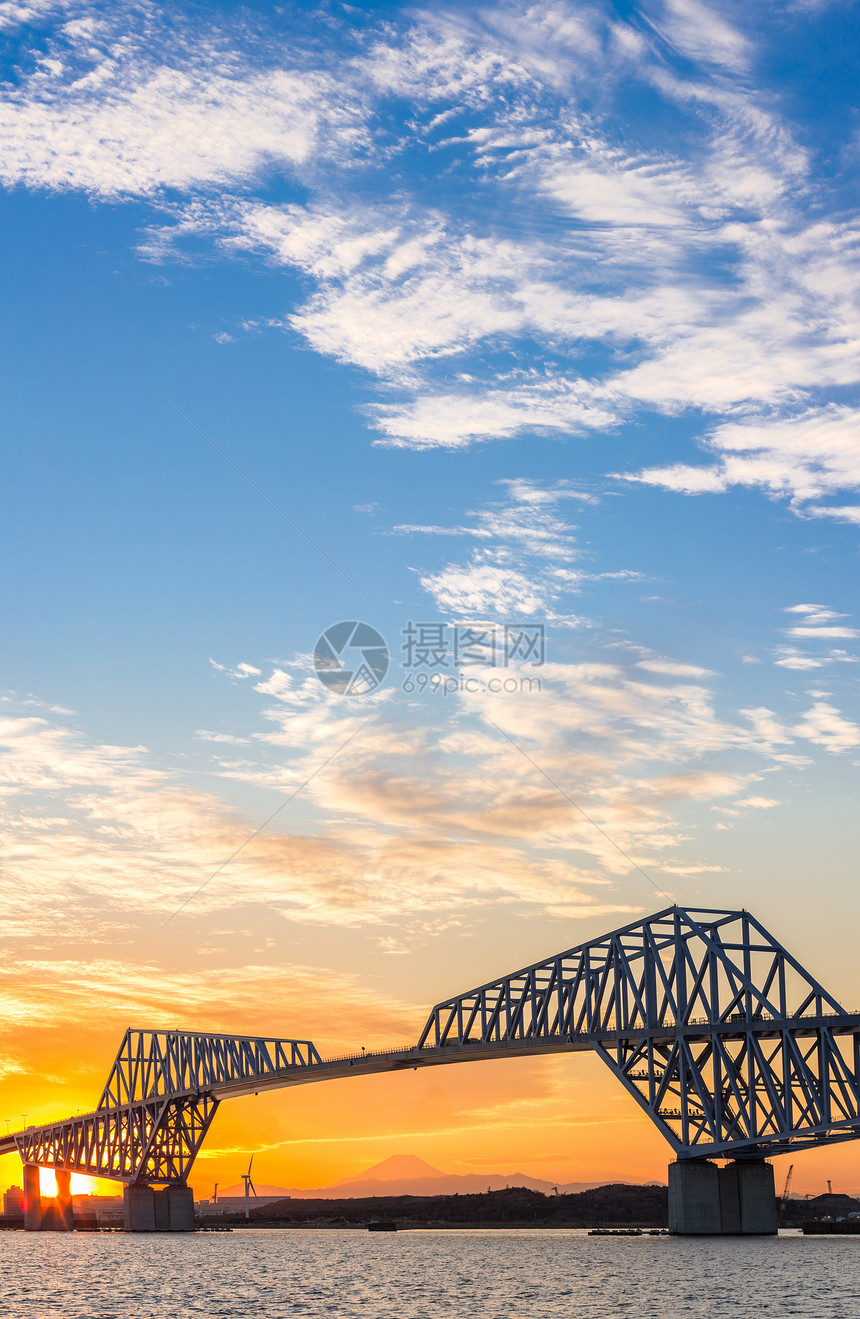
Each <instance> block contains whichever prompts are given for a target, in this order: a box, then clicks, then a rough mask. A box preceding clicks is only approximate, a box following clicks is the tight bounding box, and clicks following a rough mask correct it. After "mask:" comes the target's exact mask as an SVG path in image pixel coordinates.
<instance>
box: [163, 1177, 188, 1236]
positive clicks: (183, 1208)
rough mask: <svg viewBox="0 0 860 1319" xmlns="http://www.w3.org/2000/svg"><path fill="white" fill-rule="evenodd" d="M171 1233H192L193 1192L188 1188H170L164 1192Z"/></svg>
mask: <svg viewBox="0 0 860 1319" xmlns="http://www.w3.org/2000/svg"><path fill="white" fill-rule="evenodd" d="M165 1194H166V1195H167V1204H168V1210H169V1217H170V1230H171V1232H193V1231H194V1192H193V1191H192V1189H191V1187H190V1186H171V1187H169V1188H168V1190H167V1191H166V1192H165Z"/></svg>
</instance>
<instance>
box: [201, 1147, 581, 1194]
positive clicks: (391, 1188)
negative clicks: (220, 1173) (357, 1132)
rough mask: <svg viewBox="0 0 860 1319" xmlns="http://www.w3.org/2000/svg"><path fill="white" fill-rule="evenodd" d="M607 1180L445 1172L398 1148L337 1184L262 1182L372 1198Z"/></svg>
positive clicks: (568, 1189)
mask: <svg viewBox="0 0 860 1319" xmlns="http://www.w3.org/2000/svg"><path fill="white" fill-rule="evenodd" d="M601 1185H604V1183H602V1182H564V1183H558V1184H557V1183H556V1182H549V1181H545V1180H542V1179H541V1178H540V1177H529V1176H528V1174H527V1173H524V1172H510V1173H501V1172H489V1173H486V1172H481V1173H478V1172H471V1173H445V1172H442V1171H441V1169H439V1168H434V1167H433V1165H432V1164H430V1163H426V1162H425V1161H424V1159H419V1158H418V1157H417V1155H415V1154H393V1155H391V1157H390V1158H388V1159H383V1160H382V1162H381V1163H375V1164H374V1165H373V1167H371V1168H365V1170H364V1172H360V1173H357V1174H355V1175H354V1176H352V1177H342V1178H341V1179H340V1181H337V1182H334V1183H333V1184H332V1185H331V1186H315V1187H306V1186H305V1187H284V1186H266V1185H264V1184H263V1183H259V1184H257V1194H258V1196H259V1197H260V1198H261V1199H262V1198H263V1197H265V1198H268V1197H270V1196H276V1195H282V1196H291V1197H292V1199H294V1200H346V1199H367V1198H374V1197H376V1196H392V1195H394V1196H401V1195H470V1194H480V1193H483V1192H486V1191H503V1190H505V1188H506V1187H516V1186H518V1187H525V1188H526V1189H527V1190H530V1191H541V1192H542V1193H543V1194H544V1195H550V1194H551V1193H554V1192H555V1190H556V1189H557V1190H558V1192H559V1194H560V1195H575V1194H577V1193H579V1192H580V1191H589V1190H592V1189H593V1188H594V1187H597V1186H601ZM243 1193H244V1192H243V1188H242V1186H241V1185H237V1186H226V1187H224V1189H223V1190H219V1192H218V1196H219V1199H220V1197H221V1196H222V1195H223V1196H225V1197H227V1196H234V1195H242V1194H243Z"/></svg>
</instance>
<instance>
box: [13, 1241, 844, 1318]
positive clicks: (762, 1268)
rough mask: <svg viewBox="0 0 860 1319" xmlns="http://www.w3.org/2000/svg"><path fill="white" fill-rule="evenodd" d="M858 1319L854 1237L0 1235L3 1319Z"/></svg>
mask: <svg viewBox="0 0 860 1319" xmlns="http://www.w3.org/2000/svg"><path fill="white" fill-rule="evenodd" d="M768 1314H771V1315H773V1316H774V1317H775V1319H776V1316H780V1317H781V1316H783V1315H803V1316H808V1317H809V1319H835V1316H838V1317H839V1319H860V1237H855V1238H847V1239H846V1238H844V1237H843V1238H841V1239H840V1238H833V1237H830V1238H828V1237H802V1236H800V1235H798V1234H797V1233H796V1232H791V1233H783V1234H782V1235H781V1236H780V1237H779V1238H778V1239H774V1238H769V1239H752V1240H748V1241H744V1240H739V1239H737V1238H727V1239H722V1240H714V1239H710V1240H709V1239H698V1240H696V1239H686V1240H683V1239H676V1238H672V1237H647V1236H646V1237H635V1238H631V1239H624V1238H613V1237H608V1238H606V1237H604V1238H600V1237H589V1236H588V1235H587V1234H586V1233H584V1232H570V1231H568V1232H564V1231H484V1232H481V1231H473V1232H460V1231H448V1232H446V1231H439V1232H432V1231H426V1232H425V1231H415V1232H398V1233H390V1234H381V1233H378V1234H369V1233H368V1232H366V1231H359V1230H344V1231H324V1230H323V1231H320V1230H295V1231H271V1232H270V1231H253V1232H249V1231H236V1232H232V1233H223V1234H220V1233H219V1234H215V1233H197V1234H195V1235H189V1236H180V1235H177V1236H169V1235H163V1236H162V1235H156V1236H151V1237H149V1236H131V1235H129V1236H124V1235H123V1234H121V1233H101V1234H93V1235H89V1234H82V1233H81V1234H75V1235H72V1236H68V1237H66V1236H62V1235H60V1234H59V1233H53V1232H51V1233H47V1232H46V1233H43V1234H35V1233H34V1234H32V1235H31V1234H27V1233H24V1232H3V1233H0V1315H2V1319H17V1316H22V1317H23V1316H26V1317H27V1319H43V1317H45V1316H55V1315H56V1316H63V1319H83V1317H84V1316H87V1319H114V1316H116V1319H126V1317H128V1319H178V1317H180V1316H184V1315H205V1316H207V1319H208V1317H210V1316H211V1317H212V1319H216V1317H217V1316H228V1315H229V1316H234V1315H236V1316H242V1319H256V1317H257V1316H260V1317H262V1319H269V1316H278V1319H280V1317H281V1316H292V1315H296V1316H308V1317H309V1319H316V1316H337V1319H353V1316H356V1317H360V1319H471V1316H480V1319H550V1317H551V1319H556V1316H559V1317H561V1316H564V1319H594V1317H595V1316H606V1317H607V1319H610V1317H611V1319H615V1317H616V1316H625V1315H631V1316H636V1319H642V1317H643V1316H652V1315H659V1316H665V1317H666V1319H674V1316H676V1315H684V1316H703V1317H706V1319H723V1316H732V1317H733V1319H744V1317H745V1316H747V1315H749V1316H758V1315H768Z"/></svg>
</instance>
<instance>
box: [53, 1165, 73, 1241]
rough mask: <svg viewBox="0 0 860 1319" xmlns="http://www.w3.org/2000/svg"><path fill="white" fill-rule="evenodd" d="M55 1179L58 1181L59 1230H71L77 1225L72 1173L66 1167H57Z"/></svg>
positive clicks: (57, 1214) (57, 1221) (57, 1224)
mask: <svg viewBox="0 0 860 1319" xmlns="http://www.w3.org/2000/svg"><path fill="white" fill-rule="evenodd" d="M54 1180H55V1181H56V1183H57V1213H56V1227H57V1231H59V1232H71V1231H72V1229H73V1228H74V1226H75V1220H74V1210H73V1209H72V1174H71V1173H70V1172H67V1171H66V1170H65V1169H64V1168H55V1169H54Z"/></svg>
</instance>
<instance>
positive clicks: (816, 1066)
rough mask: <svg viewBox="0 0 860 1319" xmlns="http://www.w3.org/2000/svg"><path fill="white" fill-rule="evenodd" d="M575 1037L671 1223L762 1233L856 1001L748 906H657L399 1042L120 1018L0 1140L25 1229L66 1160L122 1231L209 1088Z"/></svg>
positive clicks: (813, 1136) (822, 1102) (852, 1090)
mask: <svg viewBox="0 0 860 1319" xmlns="http://www.w3.org/2000/svg"><path fill="white" fill-rule="evenodd" d="M587 1049H592V1050H594V1051H595V1052H596V1053H597V1054H598V1055H599V1057H600V1058H602V1059H603V1061H604V1062H605V1063H606V1065H607V1066H608V1067H609V1068H610V1070H611V1071H612V1072H613V1074H614V1075H615V1076H616V1077H617V1079H618V1080H619V1081H620V1082H621V1084H622V1085H623V1086H624V1087H625V1088H626V1089H627V1090H628V1092H629V1093H630V1094H631V1095H632V1096H633V1098H634V1099H635V1100H636V1102H637V1103H638V1104H639V1106H640V1107H641V1108H642V1109H644V1111H645V1112H646V1113H647V1114H648V1116H649V1117H650V1118H651V1120H652V1121H653V1122H654V1123H655V1124H656V1126H657V1127H658V1129H659V1130H660V1131H661V1132H662V1134H663V1135H664V1136H665V1138H666V1139H667V1141H668V1142H669V1144H670V1145H671V1147H672V1149H673V1151H674V1154H675V1162H674V1163H673V1164H671V1165H670V1169H669V1173H670V1176H669V1191H670V1226H672V1227H674V1228H675V1230H677V1231H681V1232H694V1233H695V1232H702V1233H710V1232H734V1231H743V1232H771V1231H775V1229H776V1210H775V1200H774V1196H773V1170H772V1167H771V1166H770V1165H769V1164H767V1163H765V1161H764V1160H765V1157H766V1156H767V1155H768V1154H782V1153H786V1152H788V1151H797V1150H801V1149H806V1148H810V1147H813V1146H819V1145H825V1144H831V1143H834V1142H837V1141H844V1140H852V1139H855V1138H856V1137H857V1136H858V1135H860V1014H858V1013H854V1012H848V1011H846V1010H845V1008H843V1007H842V1005H841V1004H840V1003H838V1002H837V1001H836V999H835V998H833V996H832V995H831V994H829V993H828V992H827V990H826V989H824V987H823V986H822V985H821V984H819V982H818V981H817V980H815V979H814V978H813V977H812V976H811V975H810V974H809V972H808V971H806V970H805V969H804V968H803V967H802V966H801V965H800V963H799V962H798V961H797V960H796V959H795V958H793V957H792V956H791V954H790V953H788V952H787V951H786V950H785V949H784V948H783V947H782V945H781V944H779V943H778V942H777V941H776V940H775V939H774V938H773V936H772V935H770V934H769V933H768V932H767V930H765V928H764V927H763V926H762V925H761V924H760V923H759V922H758V921H757V920H756V919H755V918H754V917H753V916H752V915H750V913H749V912H746V911H717V910H710V909H700V908H681V907H669V908H667V909H666V910H664V911H661V912H658V913H657V914H656V915H654V916H651V917H649V918H648V919H646V920H643V921H639V922H636V923H634V924H631V925H627V926H625V927H624V928H623V929H620V930H615V931H614V932H613V933H611V934H607V935H605V936H604V937H602V938H599V939H594V940H591V941H590V942H588V943H585V944H582V945H581V946H579V947H577V948H572V949H568V950H567V951H566V952H562V953H557V954H555V955H554V956H552V957H548V958H546V959H545V960H544V961H541V962H536V963H534V964H533V965H532V966H528V967H525V968H523V969H522V970H520V971H516V972H514V973H513V974H512V975H507V976H502V977H501V978H499V979H498V980H494V981H492V982H490V983H489V984H486V985H481V986H480V987H479V988H477V989H473V990H470V991H469V992H468V993H465V994H461V995H459V996H456V997H454V998H450V999H447V1000H446V1001H445V1002H443V1003H439V1004H437V1006H436V1007H434V1008H433V1010H432V1012H431V1013H430V1016H429V1018H428V1020H427V1023H426V1025H425V1026H424V1029H423V1031H422V1032H421V1035H420V1036H419V1038H418V1041H417V1043H415V1044H414V1045H411V1046H407V1047H404V1048H397V1049H390V1050H385V1051H382V1052H370V1053H366V1052H364V1051H362V1052H361V1053H360V1054H354V1055H351V1056H346V1057H338V1058H323V1057H321V1056H320V1054H319V1053H318V1051H317V1049H316V1048H315V1047H314V1045H313V1044H312V1043H311V1042H310V1041H308V1040H292V1039H268V1038H266V1039H264V1038H251V1037H243V1036H234V1035H212V1034H203V1033H200V1034H198V1033H195V1032H185V1031H158V1030H154V1031H132V1030H129V1031H127V1033H126V1035H125V1038H124V1039H123V1042H122V1045H121V1046H120V1050H119V1053H118V1054H117V1057H116V1060H115V1062H114V1064H113V1067H112V1069H111V1072H110V1075H109V1077H108V1080H107V1084H106V1085H105V1088H104V1091H103V1092H102V1095H101V1098H100V1100H99V1103H98V1106H97V1107H96V1108H95V1109H94V1111H93V1112H91V1113H86V1114H82V1115H78V1116H75V1117H73V1118H68V1119H66V1120H65V1121H62V1122H58V1123H52V1124H51V1125H49V1126H44V1127H28V1128H27V1129H26V1130H25V1131H18V1132H14V1133H11V1134H9V1135H7V1136H4V1137H0V1153H9V1152H11V1151H16V1150H17V1152H18V1153H19V1154H20V1156H21V1159H22V1161H23V1163H24V1165H25V1199H27V1200H28V1202H29V1203H30V1206H31V1209H30V1219H31V1225H32V1226H36V1225H37V1221H36V1220H37V1218H38V1214H37V1210H36V1207H35V1200H36V1199H37V1198H38V1171H37V1170H38V1168H40V1167H41V1168H52V1169H54V1170H55V1171H56V1172H57V1174H58V1177H57V1180H58V1197H59V1201H60V1205H61V1217H62V1215H63V1213H64V1212H65V1214H66V1220H67V1221H68V1220H69V1214H70V1209H69V1210H66V1211H64V1210H63V1204H64V1202H65V1201H67V1200H68V1184H69V1177H70V1174H71V1173H72V1172H73V1171H74V1172H79V1173H85V1174H88V1175H89V1176H92V1177H100V1178H109V1179H112V1180H114V1181H118V1182H122V1183H124V1184H125V1186H126V1193H125V1194H126V1226H127V1227H128V1228H132V1229H134V1228H153V1227H159V1226H163V1227H172V1228H188V1227H190V1226H193V1202H192V1196H191V1191H190V1190H189V1188H188V1185H187V1180H188V1175H189V1173H190V1171H191V1168H192V1166H193V1163H194V1160H195V1158H196V1156H197V1153H198V1151H199V1150H200V1147H201V1145H202V1143H203V1141H204V1139H205V1137H206V1134H207V1132H208V1130H209V1128H210V1126H211V1124H212V1120H213V1118H214V1116H215V1113H216V1110H217V1108H218V1105H219V1104H220V1103H221V1101H222V1100H224V1099H230V1098H233V1097H235V1096H239V1095H247V1094H259V1093H261V1092H263V1091H266V1090H270V1089H275V1088H281V1087H284V1086H294V1085H307V1084H309V1083H311V1082H316V1081H326V1080H334V1079H336V1078H343V1077H357V1076H365V1075H369V1074H373V1073H378V1072H394V1071H401V1070H408V1069H410V1068H413V1069H414V1068H418V1067H430V1066H438V1065H440V1064H448V1063H462V1062H477V1061H479V1060H481V1059H498V1058H510V1057H520V1056H523V1055H529V1054H543V1053H570V1052H577V1051H583V1050H587ZM713 1158H719V1159H727V1160H731V1161H732V1162H731V1163H729V1164H728V1166H727V1167H724V1168H718V1167H717V1165H716V1164H715V1163H713V1162H711V1161H710V1160H712V1159H713ZM64 1188H65V1189H64ZM156 1188H164V1189H163V1191H158V1190H156Z"/></svg>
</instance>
